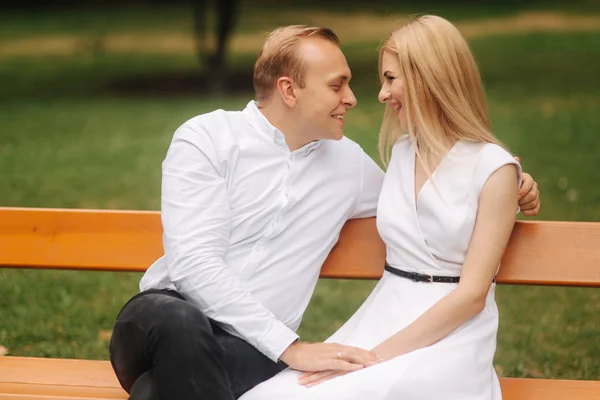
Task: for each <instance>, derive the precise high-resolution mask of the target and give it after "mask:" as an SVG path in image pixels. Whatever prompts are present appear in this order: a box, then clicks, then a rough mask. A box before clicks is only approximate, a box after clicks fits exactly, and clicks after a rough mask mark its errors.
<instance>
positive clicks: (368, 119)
mask: <svg viewBox="0 0 600 400" xmlns="http://www.w3.org/2000/svg"><path fill="white" fill-rule="evenodd" d="M535 4H536V5H537V7H541V8H544V7H545V9H547V10H550V11H552V12H563V11H564V10H563V9H561V6H560V5H557V4H554V3H550V4H545V3H535ZM516 7H517V6H514V7H513V8H511V6H502V7H499V6H498V7H491V6H490V7H488V8H485V7H480V6H478V7H476V9H475V10H471V12H470V13H466V16H463V18H462V19H461V21H462V22H464V23H468V22H469V21H470V20H469V18H471V19H473V20H477V21H479V23H481V22H482V21H484V22H485V20H486V18H497V17H499V16H502V17H505V16H510V15H512V14H513V13H514V12H516V11H519V12H520V11H522V8H521V9H517V8H516ZM519 7H521V6H519ZM563 8H564V7H563ZM303 10H304V11H303V12H305V13H307V11H306V9H303ZM159 11H161V10H159ZM376 11H378V12H381V10H376ZM399 11H400V12H415V11H419V10H415V9H412V8H410V9H406V10H402V9H401V10H399ZM420 11H422V10H420ZM259 12H260V10H252V9H249V10H246V14H244V16H245V17H246V20H245V22H243V23H242V26H241V28H240V31H241V32H242V33H244V34H245V33H248V34H254V33H256V32H262V31H265V30H268V29H270V28H271V27H272V26H274V25H277V24H279V23H291V22H294V21H292V20H288V19H290V18H291V17H290V16H289V14H285V15H284V16H283V17H281V18H282V19H277V18H278V16H277V13H275V12H271V13H270V14H269V13H266V14H264V15H266V17H265V18H266V20H264V19H263V20H261V23H260V24H259V22H257V21H258V18H253V16H254V17H256V15H258V13H259ZM578 12H579V13H584V14H585V15H586V17H590V16H596V17H598V16H600V12H599V7H598V6H597V5H595V4H592V3H591V2H590V3H589V4H588V3H585V2H582V3H577V5H576V6H574V7H572V8H571V10H569V15H573V14H576V13H578ZM124 13H125V14H124V15H121V14H119V15H120V17H117V18H112V16H114V15H113V14H114V11H111V12H108V11H106V12H104V14H103V13H102V10H95V12H94V13H90V12H81V11H78V12H69V13H63V14H60V13H56V14H50V15H46V16H40V15H37V16H33V17H31V18H33V20H34V21H37V23H36V24H30V25H25V22H26V21H27V18H29V17H26V16H23V15H18V14H15V15H8V14H6V13H4V14H3V15H2V16H0V35H2V37H3V38H6V39H7V40H6V41H5V42H4V44H3V45H5V46H8V45H9V44H10V43H11V40H21V39H27V38H33V39H36V40H37V39H39V38H40V37H49V36H52V35H66V36H68V35H87V34H89V33H90V32H92V33H93V32H97V31H99V30H102V31H103V32H104V33H106V30H109V31H110V32H120V33H131V32H133V33H136V32H137V33H139V32H142V33H144V32H149V33H151V32H152V30H158V31H160V32H167V31H170V30H172V31H173V32H175V33H177V34H181V33H186V32H188V31H189V29H190V27H191V25H190V24H189V21H188V20H187V19H185V18H186V15H187V14H186V10H185V9H183V8H177V7H174V8H173V9H170V10H169V11H168V12H167V11H164V12H162V11H161V12H160V13H159V14H157V13H152V12H144V13H140V14H139V17H138V19H136V18H135V17H134V14H135V13H134V12H132V11H127V10H125V11H124ZM127 13H129V14H127ZM253 13H254V14H253ZM453 13H454V15H457V14H458V11H456V10H453ZM319 15H320V17H319V18H321V19H326V18H327V15H328V14H323V12H321V14H319ZM323 15H325V16H323ZM442 15H444V14H443V13H442ZM450 15H452V14H450ZM158 16H160V18H158ZM331 18H332V17H331ZM82 21H83V22H82ZM85 21H87V22H88V23H84V22H85ZM94 21H95V22H94ZM103 21H110V23H105V22H103ZM186 21H187V22H186ZM334 22H335V21H334V20H332V24H333V23H334ZM265 26H268V27H267V28H265ZM599 26H600V25H599ZM94 27H101V28H102V29H100V28H98V29H97V30H95V31H94V29H95V28H94ZM576 28H577V27H573V29H572V30H570V29H561V30H559V31H556V32H553V31H552V30H550V31H548V30H546V31H538V32H530V33H527V32H520V33H514V34H510V32H504V33H503V34H502V35H479V36H477V35H475V36H473V37H471V38H470V43H471V45H472V48H473V50H474V52H475V55H476V57H477V59H478V61H479V63H480V66H481V70H482V74H483V77H484V81H485V85H486V88H487V92H488V95H489V103H490V111H491V116H492V120H493V128H494V131H495V133H496V134H497V135H498V136H499V138H500V139H501V140H502V141H504V142H505V143H506V144H507V145H508V147H509V148H510V149H511V150H512V151H513V152H514V153H516V154H518V155H519V156H521V159H522V162H523V165H524V168H525V170H526V171H528V172H530V173H531V174H532V175H534V177H535V178H536V180H537V181H538V182H539V185H540V188H541V192H542V212H541V214H540V216H539V219H546V220H572V221H600V185H598V182H599V181H600V171H599V170H598V166H599V165H600V142H599V139H598V136H597V133H598V132H600V111H599V110H600V96H599V95H598V93H599V91H600V75H599V74H598V65H600V28H599V29H595V30H594V29H587V30H584V31H578V30H577V29H576ZM104 33H103V34H104ZM342 39H343V40H344V37H342ZM369 40H370V39H369ZM345 42H347V44H346V45H344V50H345V52H346V54H347V56H348V60H349V63H350V66H351V68H352V70H353V74H354V79H353V85H354V86H353V87H354V89H355V92H356V95H357V97H358V99H359V106H358V107H357V108H356V109H355V110H353V111H352V112H351V113H350V114H349V116H348V118H347V123H346V127H347V129H346V134H347V135H348V136H349V137H350V138H352V139H354V140H356V141H358V142H359V143H360V144H361V145H362V146H363V147H364V148H365V150H366V151H367V152H369V154H371V155H372V156H373V157H375V158H376V157H377V152H376V141H377V132H378V130H379V122H380V118H381V113H382V108H381V106H380V105H379V104H378V103H377V100H376V94H377V90H378V87H377V78H376V52H375V49H376V47H377V45H378V42H377V40H370V41H364V42H353V41H352V40H348V41H345ZM2 49H3V47H2V46H0V82H1V83H0V85H1V89H0V171H2V174H1V175H0V206H23V207H69V208H111V209H150V210H156V209H159V206H160V198H159V196H160V164H161V161H162V159H163V157H164V155H165V152H166V149H167V146H168V144H169V141H170V139H171V136H172V134H173V131H174V130H175V129H176V128H177V127H178V126H179V125H180V124H181V123H182V122H184V121H185V120H186V119H188V118H190V117H192V116H194V115H197V114H199V113H202V112H206V111H209V110H212V109H214V108H226V109H239V108H242V107H243V106H244V105H245V104H246V102H247V101H248V100H249V99H251V98H252V93H251V92H248V91H246V92H244V91H241V92H240V93H238V94H236V95H230V96H222V97H211V96H209V95H207V94H206V93H203V92H202V91H201V90H187V91H185V92H183V91H177V90H170V89H169V82H171V81H172V80H173V79H174V78H176V77H181V76H190V75H192V74H193V73H194V72H195V71H196V70H197V69H198V65H197V61H196V57H195V55H194V54H193V52H186V51H179V52H168V53H161V52H160V51H157V52H137V53H136V52H111V51H101V52H95V51H91V50H89V49H86V48H82V49H79V50H78V51H75V52H67V53H60V52H56V53H52V52H46V53H37V52H35V51H32V52H30V53H29V54H27V53H22V54H17V55H14V54H12V55H7V53H4V54H3V53H2ZM4 49H6V47H4ZM252 58H253V54H252V52H243V51H240V52H236V53H234V54H232V55H231V58H230V65H234V66H235V70H236V71H239V72H240V76H245V75H244V74H246V75H247V71H249V70H251V66H252ZM242 72H244V73H242ZM157 77H162V79H161V80H160V81H157ZM151 81H154V82H160V83H161V85H159V86H160V87H159V86H156V85H154V86H152V85H146V86H143V85H142V89H143V90H139V87H138V86H139V85H138V86H135V85H134V86H131V85H129V86H128V85H126V83H128V82H129V83H131V82H138V83H139V82H142V83H143V82H151ZM136 88H137V89H136ZM192 89H193V88H192ZM594 182H596V183H594ZM139 278H140V275H139V274H131V273H97V272H73V271H27V270H10V269H2V270H0V345H2V346H5V347H6V348H7V349H8V350H9V352H10V354H12V355H27V356H42V357H44V356H48V357H70V358H96V359H103V358H106V357H107V350H106V347H107V343H108V339H109V337H110V330H111V328H112V324H113V322H114V318H115V316H116V314H117V312H118V311H119V309H120V307H121V306H122V304H123V303H124V302H125V301H126V300H127V299H128V298H129V297H131V296H132V295H133V294H134V293H135V292H136V291H137V282H138V280H139ZM373 286H374V283H373V282H358V281H321V282H320V283H319V285H318V286H317V290H316V293H315V296H314V298H313V301H312V302H311V305H310V307H309V309H308V311H307V313H306V315H305V318H304V322H303V324H302V326H301V328H300V334H301V336H302V337H303V338H305V339H306V340H322V339H324V338H325V337H327V336H328V335H329V334H330V333H332V332H333V331H334V330H335V329H336V328H337V327H339V326H340V325H341V324H342V323H343V321H344V320H346V319H347V318H348V317H349V316H350V315H351V314H352V312H353V311H354V310H356V308H357V307H358V306H359V305H360V303H361V302H362V301H363V299H364V298H365V297H366V296H367V294H368V293H369V291H370V290H371V288H372V287H373ZM497 293H498V295H497V300H498V304H499V308H500V315H501V322H500V323H501V325H500V333H499V342H498V351H497V356H496V365H497V369H498V371H499V372H500V373H501V374H502V375H505V376H531V377H557V378H570V379H600V342H599V341H598V340H597V338H598V335H599V331H600V291H599V290H593V289H562V288H538V287H499V289H498V291H497Z"/></svg>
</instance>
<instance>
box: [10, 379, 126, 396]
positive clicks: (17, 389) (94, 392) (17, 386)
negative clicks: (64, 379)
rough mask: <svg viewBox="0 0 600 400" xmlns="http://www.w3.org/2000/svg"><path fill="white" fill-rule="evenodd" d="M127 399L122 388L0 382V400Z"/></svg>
mask: <svg viewBox="0 0 600 400" xmlns="http://www.w3.org/2000/svg"><path fill="white" fill-rule="evenodd" d="M0 379H1V378H0ZM127 397H128V395H127V393H126V392H125V391H124V390H123V389H122V388H121V387H114V388H112V387H111V388H98V387H89V386H73V385H69V386H64V385H37V384H34V383H2V382H0V400H3V399H5V398H16V399H22V398H25V399H29V398H31V399H69V400H74V399H93V400H104V399H126V398H127Z"/></svg>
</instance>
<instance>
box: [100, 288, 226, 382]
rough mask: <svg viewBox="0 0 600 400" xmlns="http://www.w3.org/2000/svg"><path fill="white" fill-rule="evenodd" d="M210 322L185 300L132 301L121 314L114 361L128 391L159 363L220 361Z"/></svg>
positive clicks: (155, 296) (149, 296)
mask: <svg viewBox="0 0 600 400" xmlns="http://www.w3.org/2000/svg"><path fill="white" fill-rule="evenodd" d="M215 343H216V342H215V340H214V337H213V333H212V328H211V326H210V322H209V320H208V318H207V317H206V316H205V315H204V314H203V313H202V312H201V311H200V310H198V309H197V308H196V307H194V306H192V305H191V304H190V303H188V302H187V301H185V300H182V299H180V298H178V297H174V296H172V295H166V294H163V293H149V294H145V295H141V296H139V297H136V298H134V299H132V301H130V302H129V303H128V304H127V305H126V306H125V307H124V308H123V310H122V311H121V313H120V314H119V316H118V318H117V321H116V323H115V327H114V330H113V335H112V338H111V342H110V347H109V351H110V359H111V363H112V365H113V368H114V370H115V372H116V374H117V377H118V378H119V381H120V382H121V385H122V386H123V387H124V388H125V390H127V391H129V390H130V389H131V386H132V385H133V383H134V382H135V381H136V379H137V378H138V377H139V376H140V375H141V374H143V373H144V372H146V371H147V370H148V369H149V368H151V367H152V366H153V365H156V363H165V364H173V363H174V360H185V359H187V358H190V359H191V360H192V359H194V358H197V357H200V358H202V359H204V360H205V359H206V358H207V355H208V357H214V356H218V357H220V356H221V354H220V352H221V349H220V346H218V345H215Z"/></svg>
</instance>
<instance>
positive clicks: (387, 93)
mask: <svg viewBox="0 0 600 400" xmlns="http://www.w3.org/2000/svg"><path fill="white" fill-rule="evenodd" d="M381 61H382V62H381V73H382V74H383V76H384V77H385V80H384V83H383V86H381V90H380V91H379V101H380V102H382V103H389V104H390V106H391V107H392V108H393V109H394V110H396V117H397V118H398V122H399V123H400V128H401V129H402V130H403V131H405V132H406V131H408V122H407V120H406V107H404V80H403V79H402V78H401V77H400V63H399V62H398V56H396V55H395V54H392V53H390V52H388V51H385V52H383V57H382V60H381Z"/></svg>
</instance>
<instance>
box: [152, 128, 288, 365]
mask: <svg viewBox="0 0 600 400" xmlns="http://www.w3.org/2000/svg"><path fill="white" fill-rule="evenodd" d="M219 167H220V161H219V160H218V157H217V152H216V150H215V145H214V143H212V141H211V140H210V135H208V134H207V132H205V131H203V130H202V129H201V128H197V127H193V126H190V125H183V126H182V127H180V128H179V129H178V130H177V131H176V132H175V135H174V138H173V142H172V143H171V146H170V148H169V151H168V154H167V157H166V159H165V161H164V162H163V177H162V223H163V230H164V233H163V244H164V251H165V257H166V261H167V265H168V274H169V278H170V280H171V282H173V284H174V285H175V288H176V290H177V291H178V292H179V293H180V294H181V295H182V296H183V297H185V298H186V299H187V300H188V301H189V302H191V303H192V304H194V305H195V306H197V307H198V308H199V309H200V310H201V311H202V312H203V313H204V314H205V315H206V316H207V317H209V318H211V319H213V320H215V321H217V322H219V323H221V324H222V325H223V328H224V329H226V330H227V331H229V332H230V333H232V334H234V335H236V336H239V337H241V338H244V339H245V340H246V341H248V343H250V344H251V345H253V346H254V347H256V348H257V349H258V350H259V351H260V352H261V353H263V354H265V355H266V356H267V357H269V358H270V359H271V360H273V361H277V360H278V358H279V356H280V355H281V354H282V353H283V352H284V351H285V349H286V348H287V347H288V346H289V345H290V344H291V343H292V342H294V341H295V340H297V339H298V335H296V333H295V332H294V331H292V330H291V329H289V328H288V327H287V326H286V325H285V324H284V323H282V322H281V321H279V320H278V319H277V318H276V317H275V316H274V314H273V313H272V312H271V311H269V310H268V309H267V308H266V307H264V306H263V305H262V304H261V303H260V302H259V301H257V300H256V299H255V298H254V297H253V296H252V294H251V293H250V292H249V291H248V290H246V289H245V287H244V284H243V282H242V281H241V280H240V279H238V278H237V276H236V275H235V274H234V273H232V271H231V270H230V269H229V268H228V266H227V264H226V263H225V261H224V260H225V255H226V253H227V249H228V246H229V236H230V227H231V211H230V208H229V198H228V194H227V187H226V185H225V180H224V178H223V177H222V176H220V174H219Z"/></svg>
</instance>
